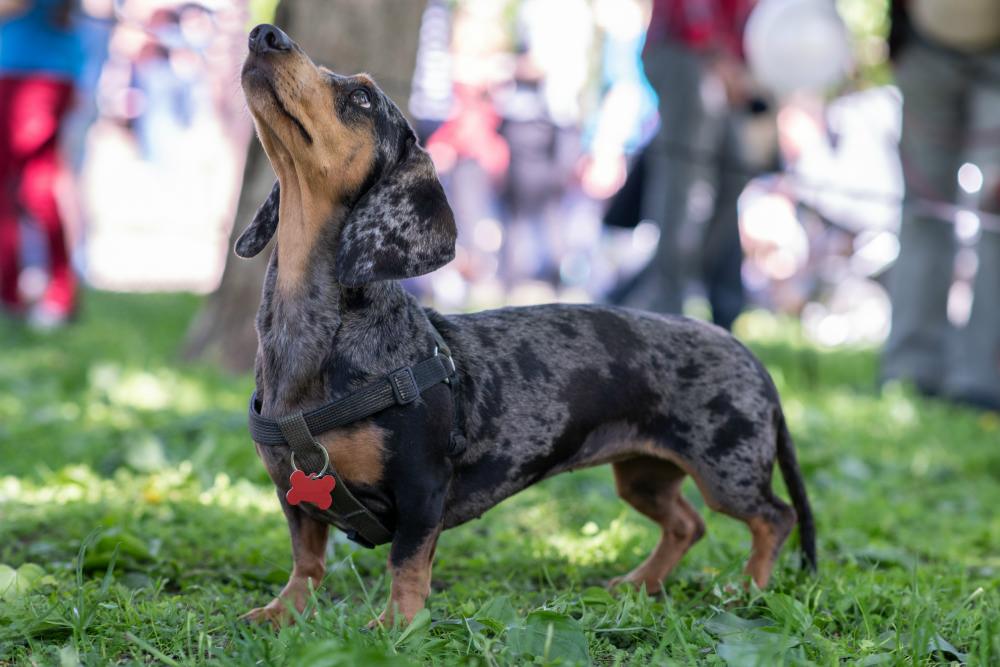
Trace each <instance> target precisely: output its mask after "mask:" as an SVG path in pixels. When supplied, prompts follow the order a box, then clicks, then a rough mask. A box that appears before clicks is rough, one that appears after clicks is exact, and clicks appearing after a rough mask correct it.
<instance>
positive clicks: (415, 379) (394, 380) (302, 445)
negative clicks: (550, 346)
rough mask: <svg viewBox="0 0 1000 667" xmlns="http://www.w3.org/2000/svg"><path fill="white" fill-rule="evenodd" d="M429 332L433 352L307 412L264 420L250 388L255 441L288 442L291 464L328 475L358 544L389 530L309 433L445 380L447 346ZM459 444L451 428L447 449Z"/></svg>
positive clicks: (448, 377)
mask: <svg viewBox="0 0 1000 667" xmlns="http://www.w3.org/2000/svg"><path fill="white" fill-rule="evenodd" d="M431 334H432V335H433V336H434V339H435V341H436V343H437V346H436V347H435V348H434V355H433V356H431V357H429V358H427V359H424V360H423V361H421V362H419V363H417V364H415V365H413V366H406V367H404V368H400V369H398V370H395V371H393V372H391V373H389V374H388V375H386V376H385V377H383V378H382V379H380V380H378V381H376V382H374V383H372V384H370V385H368V386H367V387H363V388H361V389H359V390H357V391H355V392H352V393H351V394H348V395H347V396H344V397H343V398H339V399H337V400H335V401H332V402H330V403H327V404H325V405H322V406H320V407H318V408H316V409H314V410H310V411H309V412H305V413H303V412H301V411H299V412H295V413H292V414H290V415H286V416H284V417H282V418H280V419H277V420H275V419H268V418H267V417H264V416H262V415H261V414H260V408H261V403H260V399H259V398H258V396H257V392H256V391H254V393H253V395H252V396H251V397H250V410H249V421H250V435H251V436H252V437H253V439H254V441H255V442H257V443H258V444H260V445H264V446H268V447H271V446H279V445H287V446H289V447H291V450H292V455H291V462H292V467H293V468H296V469H302V470H304V471H310V470H312V471H318V472H317V474H318V475H319V476H323V475H325V474H329V475H332V476H333V478H334V487H333V491H332V492H331V495H332V498H333V507H334V508H336V516H337V518H338V519H339V520H340V521H341V522H343V523H344V524H346V525H347V526H350V527H351V530H349V531H347V536H348V537H349V538H350V539H352V540H354V541H355V542H357V543H358V544H361V545H362V546H366V547H373V546H376V545H379V544H385V543H386V542H389V541H391V540H392V531H390V530H389V529H388V528H386V527H385V526H384V525H383V524H382V522H381V521H379V520H378V517H376V516H375V515H374V514H373V513H372V512H371V511H370V510H369V509H368V508H367V507H365V506H364V504H363V503H362V502H361V501H360V500H358V499H357V498H355V496H354V494H352V493H351V492H350V490H349V489H348V488H347V485H346V484H344V482H343V480H342V479H341V478H340V475H339V474H338V473H337V471H336V470H334V469H333V467H331V466H330V459H329V454H328V453H327V451H326V449H325V448H324V447H323V446H322V445H320V444H319V443H318V442H316V440H315V439H314V437H313V436H315V435H319V434H320V433H325V432H326V431H329V430H331V429H334V428H338V427H341V426H347V425H349V424H352V423H354V422H356V421H359V420H361V419H364V418H365V417H370V416H372V415H374V414H376V413H379V412H381V411H383V410H386V409H388V408H391V407H393V406H395V405H406V404H408V403H412V402H413V401H415V400H417V398H419V397H420V394H421V393H423V391H424V390H426V389H429V388H430V387H433V386H434V385H436V384H438V383H439V382H444V383H447V384H449V385H450V384H451V383H452V380H453V378H454V376H455V361H454V360H453V359H452V356H451V350H450V349H449V348H448V345H447V344H446V343H445V342H444V338H442V337H441V334H440V333H439V332H438V330H437V329H436V328H435V327H434V325H431ZM461 449H464V439H463V438H462V437H461V436H460V435H458V434H457V433H454V432H453V434H452V441H451V443H450V450H449V454H450V455H456V454H458V453H460V452H461Z"/></svg>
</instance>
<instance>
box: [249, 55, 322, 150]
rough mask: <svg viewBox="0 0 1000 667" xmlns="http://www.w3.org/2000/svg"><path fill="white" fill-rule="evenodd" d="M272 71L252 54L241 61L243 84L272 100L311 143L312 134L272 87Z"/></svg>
mask: <svg viewBox="0 0 1000 667" xmlns="http://www.w3.org/2000/svg"><path fill="white" fill-rule="evenodd" d="M273 76H274V75H273V72H272V71H271V66H270V65H264V64H262V63H260V62H259V60H258V59H257V58H254V57H253V56H252V55H251V56H249V57H247V59H246V61H244V63H243V71H242V72H241V77H242V79H243V85H244V86H245V87H246V86H250V87H253V88H257V89H259V90H261V91H262V92H264V93H265V94H266V95H267V96H268V97H269V98H270V99H271V100H272V101H273V102H274V106H275V107H276V108H277V109H278V111H279V112H280V113H281V115H282V116H284V117H285V118H287V119H288V120H289V121H290V122H291V123H292V125H294V126H295V128H296V129H297V130H298V131H299V134H301V135H302V138H303V139H304V140H305V142H306V143H307V144H310V145H311V144H312V143H313V138H312V135H311V134H309V131H308V130H307V129H306V126H305V125H304V124H303V123H302V121H301V120H299V119H298V117H297V116H296V115H295V114H293V113H292V112H291V111H289V110H288V107H287V106H285V102H284V100H282V99H281V96H280V95H279V94H278V91H277V89H275V87H274V81H273Z"/></svg>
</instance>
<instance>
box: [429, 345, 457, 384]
mask: <svg viewBox="0 0 1000 667" xmlns="http://www.w3.org/2000/svg"><path fill="white" fill-rule="evenodd" d="M434 356H435V357H441V358H442V359H444V360H445V368H447V369H449V370H448V378H451V376H452V375H454V374H455V373H457V372H458V368H456V367H455V360H454V359H452V357H451V354H449V353H448V352H447V351H446V352H442V351H441V349H440V348H438V347H435V348H434ZM445 382H448V379H447V378H446V379H445Z"/></svg>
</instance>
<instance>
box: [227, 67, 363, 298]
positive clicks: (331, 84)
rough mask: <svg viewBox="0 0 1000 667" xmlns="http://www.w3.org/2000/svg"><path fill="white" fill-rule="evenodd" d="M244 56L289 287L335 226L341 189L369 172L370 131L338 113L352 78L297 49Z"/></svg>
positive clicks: (283, 284)
mask: <svg viewBox="0 0 1000 667" xmlns="http://www.w3.org/2000/svg"><path fill="white" fill-rule="evenodd" d="M248 58H256V60H253V61H250V60H248V63H251V62H252V63H258V64H257V69H251V70H250V72H249V73H244V76H243V90H244V93H245V95H246V98H247V105H248V107H249V108H250V113H251V115H252V116H253V119H254V124H255V125H256V127H257V135H258V136H259V137H260V141H261V144H262V145H263V147H264V151H265V152H266V153H267V156H268V159H269V160H270V161H271V166H272V167H274V171H275V173H276V174H277V175H278V181H279V182H280V183H281V203H280V206H279V211H278V219H279V223H278V231H277V240H278V289H280V290H282V291H284V292H286V293H289V292H294V291H296V290H298V288H299V287H300V286H301V284H302V282H303V278H304V276H305V273H306V268H307V267H308V262H309V258H310V255H311V253H312V249H313V247H314V246H315V244H316V240H317V238H318V236H319V232H320V230H321V229H322V228H323V227H324V225H328V224H340V222H341V220H342V218H343V216H344V214H345V213H346V210H345V208H344V206H343V205H342V203H341V202H342V201H343V199H344V197H345V195H349V194H350V193H353V192H356V191H357V190H358V189H359V188H360V187H361V185H362V184H363V183H364V181H365V178H366V177H367V175H368V173H369V171H370V170H371V168H372V165H373V163H374V155H375V137H374V135H373V131H374V130H373V126H372V124H371V123H370V122H365V121H364V120H363V118H364V117H363V116H359V118H361V119H362V120H361V121H359V122H352V123H350V124H347V123H344V122H343V121H342V120H341V118H340V116H339V114H338V109H337V100H338V99H340V98H341V97H342V96H343V95H349V94H350V92H351V90H353V86H354V83H352V79H347V80H344V81H339V80H337V81H335V80H333V79H332V78H331V77H330V72H329V70H327V69H325V68H321V67H317V66H316V65H315V64H314V63H313V62H312V61H311V60H310V59H309V58H308V57H307V56H306V55H305V54H303V53H301V52H299V51H290V52H287V53H281V54H271V55H268V56H266V57H258V56H248ZM354 80H355V81H356V80H357V77H355V78H354ZM363 80H364V81H366V82H370V79H368V78H367V77H364V78H363ZM289 115H291V116H293V117H294V119H295V120H293V118H291V117H289ZM296 120H297V121H298V123H301V126H302V128H303V129H304V130H305V132H307V133H308V135H309V137H310V139H311V141H310V140H309V139H307V138H306V137H305V136H304V135H303V132H302V130H300V128H299V125H298V124H297V123H296Z"/></svg>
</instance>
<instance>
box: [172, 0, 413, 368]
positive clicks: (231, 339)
mask: <svg viewBox="0 0 1000 667" xmlns="http://www.w3.org/2000/svg"><path fill="white" fill-rule="evenodd" d="M424 4H425V3H424V2H418V1H417V0H412V1H411V0H294V1H289V0H284V1H283V2H282V3H281V4H280V5H279V6H278V10H277V14H276V17H275V23H276V25H278V27H280V28H282V29H283V30H284V31H285V32H287V33H288V34H289V36H290V37H291V38H292V39H294V40H295V41H296V42H298V44H299V45H300V46H301V47H302V48H303V50H305V52H306V53H308V54H309V55H310V56H311V57H312V59H313V60H314V61H316V62H317V63H319V64H321V65H326V66H327V67H329V68H330V69H332V70H333V71H335V72H338V73H340V74H354V73H357V72H368V73H369V74H371V75H372V77H374V79H375V81H376V82H377V83H378V84H379V86H380V87H381V88H382V90H384V91H385V92H386V93H387V94H388V95H389V96H390V97H391V98H392V99H393V100H394V101H395V102H396V104H398V105H399V107H400V108H401V109H403V111H404V112H405V111H406V109H407V101H408V98H409V93H410V79H411V77H412V76H413V68H414V64H415V62H416V55H417V39H418V32H419V27H420V18H421V15H422V13H423V8H424ZM274 179H275V176H274V172H273V171H272V170H271V165H270V163H269V162H268V161H267V156H266V155H265V154H264V151H263V150H262V149H261V147H260V144H259V143H258V142H257V141H256V140H254V141H252V143H251V145H250V148H249V152H248V154H247V161H246V167H245V168H244V171H243V188H242V191H241V192H240V198H239V203H238V204H237V209H236V222H235V224H234V225H233V230H232V233H231V234H230V244H229V247H230V248H232V245H233V243H235V241H236V238H237V237H238V236H239V234H240V232H241V231H242V228H243V226H244V225H245V224H246V223H248V222H249V221H250V218H251V216H253V214H254V211H256V209H257V206H259V205H260V203H261V202H262V201H264V198H265V197H267V195H268V193H269V192H270V190H271V185H272V184H273V183H274ZM279 224H280V223H279ZM270 254H271V253H270V250H269V249H265V251H264V252H262V253H261V254H260V255H258V256H257V257H256V258H254V259H252V260H242V259H239V258H237V257H235V256H233V255H229V259H228V261H227V262H226V268H225V271H224V272H223V274H222V281H221V283H220V284H219V288H218V289H217V290H216V291H215V292H214V293H213V294H212V295H211V296H209V297H208V299H207V300H206V302H205V305H204V306H203V307H202V309H201V311H200V312H199V313H198V314H197V315H196V316H195V318H194V321H193V322H192V324H191V327H190V329H189V330H188V333H187V337H186V339H185V341H184V345H183V350H182V356H183V357H184V358H185V359H187V360H195V359H197V360H202V361H209V362H212V363H215V364H218V365H220V366H222V367H223V368H225V369H227V370H229V371H233V372H244V371H247V370H249V369H250V368H252V367H253V362H254V355H255V354H256V350H257V333H256V331H255V330H254V315H255V313H256V312H257V306H258V305H259V304H260V290H261V283H262V282H263V279H264V271H265V269H266V267H267V261H268V257H269V255H270Z"/></svg>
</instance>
